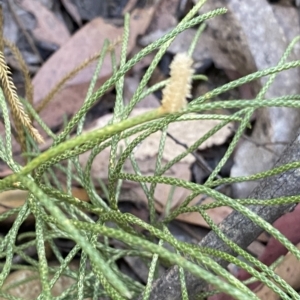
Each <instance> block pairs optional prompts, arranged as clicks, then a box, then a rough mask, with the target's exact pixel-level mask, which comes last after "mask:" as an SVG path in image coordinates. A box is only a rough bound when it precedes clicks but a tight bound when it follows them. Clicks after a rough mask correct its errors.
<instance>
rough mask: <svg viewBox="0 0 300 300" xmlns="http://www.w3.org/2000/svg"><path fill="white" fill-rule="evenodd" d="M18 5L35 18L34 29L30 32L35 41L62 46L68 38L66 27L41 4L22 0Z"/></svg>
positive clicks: (30, 0)
mask: <svg viewBox="0 0 300 300" xmlns="http://www.w3.org/2000/svg"><path fill="white" fill-rule="evenodd" d="M20 5H21V6H22V7H23V8H24V9H25V10H26V11H29V12H30V13H32V14H33V15H34V16H35V18H36V27H35V28H34V29H33V30H32V33H33V36H34V37H35V39H36V40H38V41H42V42H46V43H50V44H55V45H57V46H62V45H63V44H64V43H65V42H66V41H67V40H68V39H69V38H70V33H69V31H68V29H67V27H66V25H65V24H64V23H63V22H62V21H61V20H59V19H58V18H57V17H56V16H55V14H54V13H53V12H52V11H50V10H49V9H47V8H46V7H45V6H44V5H43V4H42V3H41V2H39V1H32V0H22V1H20Z"/></svg>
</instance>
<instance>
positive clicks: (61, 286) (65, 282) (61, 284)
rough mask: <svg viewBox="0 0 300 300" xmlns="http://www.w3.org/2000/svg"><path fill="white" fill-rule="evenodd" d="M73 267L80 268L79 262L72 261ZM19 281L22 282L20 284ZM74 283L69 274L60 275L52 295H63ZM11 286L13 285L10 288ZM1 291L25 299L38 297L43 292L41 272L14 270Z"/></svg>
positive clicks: (0, 298)
mask: <svg viewBox="0 0 300 300" xmlns="http://www.w3.org/2000/svg"><path fill="white" fill-rule="evenodd" d="M71 269H73V270H74V269H78V263H76V264H75V263H72V264H71ZM31 278H32V279H31ZM50 278H51V277H50ZM30 279H31V280H30ZM18 282H21V283H20V284H18ZM74 283H76V281H75V279H73V278H70V277H67V276H61V277H59V279H58V280H57V281H56V283H55V284H54V286H53V288H52V290H51V293H52V296H55V297H57V296H59V295H61V294H62V293H63V292H64V291H65V290H66V289H67V288H68V287H70V286H71V285H72V284H74ZM10 286H12V287H11V288H9V287H10ZM1 291H2V292H5V293H8V294H10V295H11V296H14V297H21V298H22V299H24V300H27V299H28V300H32V299H36V298H37V297H38V296H39V294H40V293H41V292H42V287H41V282H40V279H39V273H38V272H36V271H31V270H18V271H15V272H12V273H11V274H10V275H8V277H7V278H6V279H5V281H4V284H3V286H2V287H1ZM4 299H6V298H2V297H0V300H4ZM88 299H90V298H86V300H88Z"/></svg>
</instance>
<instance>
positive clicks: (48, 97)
mask: <svg viewBox="0 0 300 300" xmlns="http://www.w3.org/2000/svg"><path fill="white" fill-rule="evenodd" d="M121 42H122V37H121V36H120V37H118V38H117V39H116V40H115V41H113V42H112V43H111V44H110V45H109V47H108V49H107V51H108V52H110V51H113V50H114V49H115V47H116V46H117V45H119V44H120V43H121ZM100 54H101V52H99V53H96V54H94V55H93V56H91V57H89V58H88V59H86V60H85V61H83V62H82V63H81V64H80V65H79V66H77V67H75V68H74V69H73V70H72V71H71V72H69V73H67V74H66V75H65V76H64V77H63V78H62V79H61V80H60V81H59V83H57V84H56V85H55V86H54V87H53V89H52V90H51V91H50V92H49V93H48V94H47V95H46V97H45V98H44V99H43V100H41V102H40V103H39V105H38V106H37V107H36V108H35V110H36V111H37V112H38V113H39V112H41V111H42V110H43V109H44V108H45V107H46V105H47V104H48V103H49V102H50V101H51V100H52V99H53V97H54V96H55V95H56V94H57V93H58V92H59V91H60V89H61V88H62V87H63V85H64V84H65V83H66V82H67V81H68V80H70V79H71V78H73V77H74V76H75V75H77V74H78V73H79V72H80V71H81V70H83V69H84V68H85V67H87V66H88V65H89V64H90V63H91V62H93V61H94V60H96V59H98V58H99V57H100Z"/></svg>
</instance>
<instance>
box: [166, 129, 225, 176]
mask: <svg viewBox="0 0 300 300" xmlns="http://www.w3.org/2000/svg"><path fill="white" fill-rule="evenodd" d="M167 136H168V137H169V138H171V139H172V140H173V141H174V142H175V143H176V144H178V145H180V146H182V147H183V148H185V149H186V150H187V149H188V148H189V147H188V145H186V144H185V143H182V142H180V141H179V140H178V139H176V138H175V137H174V136H173V135H171V134H170V133H168V132H167ZM191 154H192V155H193V156H194V157H195V159H196V163H197V164H198V165H199V167H201V168H202V170H203V171H205V172H207V173H209V174H210V173H212V171H213V169H212V168H211V167H210V166H209V165H208V163H207V162H206V161H205V159H204V158H203V157H202V155H201V154H198V153H195V151H193V152H191ZM217 178H219V179H221V178H222V177H221V176H220V175H217Z"/></svg>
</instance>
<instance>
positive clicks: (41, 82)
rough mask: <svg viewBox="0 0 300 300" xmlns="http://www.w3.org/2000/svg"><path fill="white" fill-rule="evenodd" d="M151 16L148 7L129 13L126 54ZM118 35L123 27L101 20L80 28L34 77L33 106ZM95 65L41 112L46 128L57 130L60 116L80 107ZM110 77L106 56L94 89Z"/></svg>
mask: <svg viewBox="0 0 300 300" xmlns="http://www.w3.org/2000/svg"><path fill="white" fill-rule="evenodd" d="M152 14H153V9H152V8H151V7H150V8H148V9H137V10H135V11H134V12H133V13H132V15H131V21H130V38H129V43H128V49H127V51H128V53H129V52H130V51H131V50H132V48H133V47H134V45H135V40H136V37H137V36H138V35H140V34H142V33H143V32H144V31H145V30H146V29H147V27H148V25H149V22H150V21H151V18H152ZM122 33H123V28H121V27H116V26H113V25H111V24H108V23H106V22H105V21H104V20H103V19H101V18H95V19H93V20H92V21H91V22H89V23H88V24H87V25H85V26H83V27H82V28H81V29H80V30H79V31H78V32H76V33H75V34H74V35H73V36H72V37H71V38H70V39H69V41H68V42H67V43H65V44H64V45H63V46H62V47H61V48H60V49H59V50H58V51H57V52H55V53H54V54H53V55H52V56H51V57H50V58H49V59H48V60H47V62H46V63H45V64H44V65H43V66H42V67H41V69H40V70H39V72H38V73H37V74H36V76H35V77H34V79H33V86H34V102H35V104H38V103H39V102H40V101H41V100H42V99H43V98H44V97H45V96H46V95H47V94H48V93H49V91H50V90H51V89H52V88H53V87H54V86H55V85H56V84H57V83H58V82H59V81H60V80H61V79H62V78H63V77H64V76H65V75H66V74H68V73H69V72H70V71H71V70H73V69H74V68H75V67H77V66H79V65H80V64H81V63H82V62H83V61H85V60H86V59H87V58H89V57H91V56H92V55H94V54H96V53H97V52H99V51H100V50H101V48H102V46H103V43H104V41H105V40H106V39H108V40H110V41H115V40H117V39H119V38H120V37H122ZM120 47H121V45H120V44H118V45H116V47H115V50H116V56H117V59H119V54H120ZM95 64H96V63H91V64H90V65H89V66H88V67H86V68H85V69H84V70H82V71H80V72H79V73H78V75H76V76H75V77H74V78H73V79H71V80H70V81H68V82H67V83H66V84H65V86H64V87H63V88H62V90H61V91H60V92H59V93H58V94H56V95H55V96H54V99H53V100H52V101H51V102H50V103H49V104H48V105H47V107H46V108H45V109H44V110H43V111H42V112H41V117H42V118H43V120H44V121H45V123H46V124H47V125H48V126H49V127H55V128H57V126H59V125H60V124H61V123H62V121H63V115H67V116H70V115H73V114H74V113H75V112H76V111H78V109H79V108H80V107H81V106H82V103H83V100H84V98H85V96H86V92H87V89H88V86H89V84H90V80H91V78H92V75H93V72H94V69H95ZM111 74H112V67H111V59H110V57H109V55H108V56H106V58H105V59H104V62H103V65H102V69H101V72H100V74H99V77H98V80H97V82H96V88H99V87H100V86H101V85H102V84H103V83H104V82H105V81H106V80H107V79H108V78H109V77H110V76H111Z"/></svg>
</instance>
